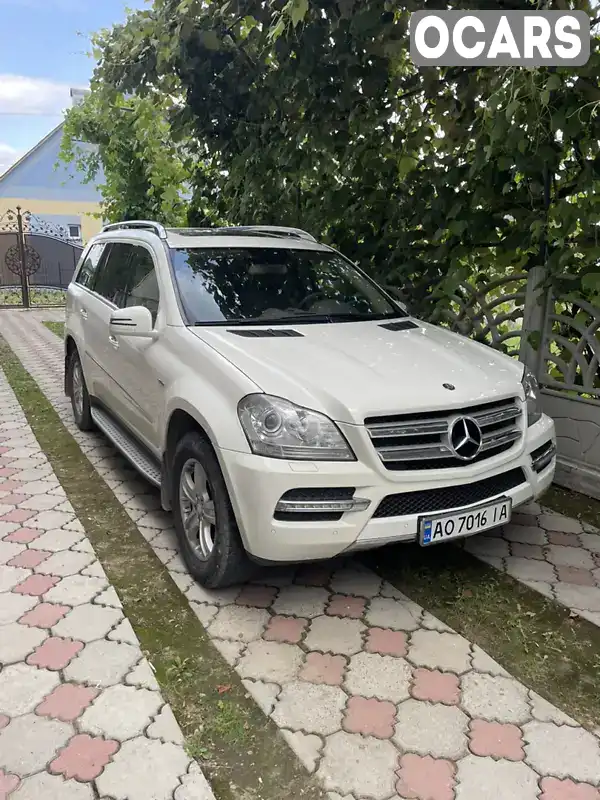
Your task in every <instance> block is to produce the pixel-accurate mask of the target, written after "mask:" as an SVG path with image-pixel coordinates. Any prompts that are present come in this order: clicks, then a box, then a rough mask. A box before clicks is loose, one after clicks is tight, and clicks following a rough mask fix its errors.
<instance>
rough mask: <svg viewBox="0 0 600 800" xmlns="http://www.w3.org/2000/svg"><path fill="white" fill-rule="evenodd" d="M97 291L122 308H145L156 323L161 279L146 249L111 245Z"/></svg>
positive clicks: (95, 286)
mask: <svg viewBox="0 0 600 800" xmlns="http://www.w3.org/2000/svg"><path fill="white" fill-rule="evenodd" d="M94 289H95V291H96V292H98V294H101V295H102V297H105V298H106V299H107V300H110V302H111V303H114V304H115V305H116V306H118V307H119V308H126V307H127V306H145V307H146V308H147V309H148V310H149V311H150V313H151V314H152V321H153V322H155V321H156V314H157V313H158V300H159V296H158V280H157V277H156V270H155V269H154V262H153V260H152V256H151V255H150V252H149V251H148V250H147V249H146V248H145V247H140V246H138V245H133V244H124V243H123V244H121V243H116V244H112V245H110V252H109V254H108V258H107V259H106V261H105V262H104V264H103V266H102V268H101V270H100V272H99V274H98V277H97V280H96V283H95V285H94Z"/></svg>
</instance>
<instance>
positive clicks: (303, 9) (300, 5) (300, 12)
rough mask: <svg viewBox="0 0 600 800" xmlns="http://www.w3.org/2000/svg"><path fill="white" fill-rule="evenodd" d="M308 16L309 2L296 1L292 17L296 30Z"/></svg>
mask: <svg viewBox="0 0 600 800" xmlns="http://www.w3.org/2000/svg"><path fill="white" fill-rule="evenodd" d="M307 14H308V0H294V2H293V6H292V10H291V12H290V17H291V20H292V25H293V26H294V28H296V27H297V26H298V25H299V24H300V23H301V22H302V21H303V20H304V17H305V16H306V15H307Z"/></svg>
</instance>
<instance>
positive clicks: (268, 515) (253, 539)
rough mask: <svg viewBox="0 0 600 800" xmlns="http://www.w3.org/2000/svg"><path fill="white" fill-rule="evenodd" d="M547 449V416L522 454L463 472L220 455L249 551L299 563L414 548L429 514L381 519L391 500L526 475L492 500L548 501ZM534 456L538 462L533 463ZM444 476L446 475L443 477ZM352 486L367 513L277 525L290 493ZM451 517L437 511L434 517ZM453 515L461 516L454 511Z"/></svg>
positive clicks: (363, 457) (551, 438)
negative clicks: (391, 547)
mask: <svg viewBox="0 0 600 800" xmlns="http://www.w3.org/2000/svg"><path fill="white" fill-rule="evenodd" d="M549 442H551V443H552V444H553V445H554V444H555V433H554V423H553V421H552V420H551V419H550V418H549V417H547V416H543V417H542V418H541V419H540V420H539V421H538V422H537V423H536V424H535V425H532V426H531V427H530V428H528V430H527V431H526V433H525V437H524V442H523V443H522V444H521V445H520V446H519V448H518V453H517V454H512V455H511V453H510V452H509V453H507V454H503V455H502V456H500V457H495V458H490V459H488V460H486V461H482V462H479V463H478V464H476V465H472V466H471V467H463V468H461V469H460V470H456V469H448V470H436V471H435V474H434V473H433V471H432V472H427V473H423V472H421V473H419V474H418V475H415V473H414V472H413V473H410V474H408V473H403V474H399V473H394V472H392V471H388V470H386V469H385V467H383V465H382V464H381V463H380V462H379V458H378V457H377V456H376V455H375V454H374V451H373V455H371V454H370V453H368V452H366V451H365V452H364V453H357V455H358V459H359V460H358V461H354V462H312V461H311V462H303V461H284V460H279V459H272V458H263V457H261V456H255V455H252V454H250V453H240V452H237V451H231V450H220V451H219V458H220V462H221V465H222V467H223V472H224V475H225V480H226V482H227V485H228V488H229V493H230V496H231V500H232V504H233V508H234V511H235V514H236V519H237V522H238V525H239V528H240V532H241V535H242V538H243V541H244V545H245V547H246V549H247V550H248V552H249V553H250V554H251V555H252V556H254V557H255V558H257V559H260V560H262V561H268V562H297V561H310V560H315V559H325V558H331V557H333V556H336V555H339V554H340V553H343V552H347V551H353V550H361V549H365V550H366V549H370V548H374V547H381V546H383V545H385V544H389V543H391V542H411V541H415V540H416V538H417V532H418V520H419V518H420V517H421V516H422V515H423V513H427V511H421V510H420V511H419V513H415V514H403V515H402V516H393V517H384V518H378V517H375V516H374V514H375V511H376V510H377V508H378V507H379V504H380V503H381V501H382V500H383V499H384V498H385V497H388V496H389V495H397V494H401V493H403V492H415V491H416V490H417V491H426V490H429V489H433V490H434V489H442V488H448V487H464V489H465V491H466V496H467V498H468V486H469V484H476V483H477V482H480V481H482V480H484V479H487V478H493V477H494V476H497V475H501V474H502V473H505V472H509V471H511V470H515V469H517V468H520V469H522V471H523V474H524V480H523V482H521V483H519V485H516V486H514V487H513V488H510V489H508V490H505V491H502V492H500V493H499V494H496V495H490V497H489V498H486V502H487V499H489V500H490V501H491V500H493V499H494V497H498V496H509V497H511V498H512V501H513V508H514V507H516V506H519V505H522V504H523V503H526V502H527V501H528V500H531V499H532V498H536V497H538V496H539V495H540V494H542V493H543V492H544V491H545V490H546V489H547V488H548V487H549V486H550V484H551V483H552V479H553V477H554V470H555V466H556V458H555V456H553V457H552V458H551V460H550V462H549V463H547V464H544V462H542V469H541V471H539V472H536V471H535V469H534V468H533V462H532V454H535V453H536V452H539V451H540V450H541V449H543V448H544V447H545V445H547V444H548V443H549ZM534 457H535V456H534ZM441 473H445V474H441ZM344 487H354V488H355V490H356V491H355V493H354V496H355V497H356V498H361V499H363V498H364V499H366V500H369V501H370V503H369V505H368V507H367V508H366V509H365V508H363V509H362V510H353V511H349V512H346V513H344V514H343V515H342V517H341V519H338V520H324V521H323V520H315V521H307V520H306V519H305V518H304V519H302V515H296V516H297V517H300V519H299V521H292V520H290V519H289V518H288V517H289V515H283V516H285V517H286V518H285V519H275V518H274V512H275V507H276V506H277V503H278V502H279V500H280V499H281V498H282V496H283V495H284V494H286V493H287V492H290V491H293V490H301V489H321V488H322V489H325V488H336V489H343V488H344ZM480 503H481V500H480V499H477V500H476V501H475V502H470V501H469V499H467V501H466V503H465V504H464V505H461V508H468V507H469V505H479V504H480ZM445 510H450V508H448V509H444V508H435V509H431V510H430V511H433V512H434V513H439V512H440V511H442V512H443V511H445ZM452 510H453V511H454V510H455V509H454V508H452Z"/></svg>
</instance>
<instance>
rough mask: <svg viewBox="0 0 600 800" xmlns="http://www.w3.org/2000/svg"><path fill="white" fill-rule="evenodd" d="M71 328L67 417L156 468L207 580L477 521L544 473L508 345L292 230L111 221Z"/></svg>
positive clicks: (533, 395) (545, 428)
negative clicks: (500, 346) (410, 299)
mask: <svg viewBox="0 0 600 800" xmlns="http://www.w3.org/2000/svg"><path fill="white" fill-rule="evenodd" d="M65 337H66V338H65V351H66V358H65V367H66V370H65V390H66V392H67V394H68V395H69V396H70V397H71V400H72V406H73V412H74V415H75V420H76V422H77V425H78V426H79V427H80V428H81V429H82V430H89V429H90V428H92V427H94V426H95V427H97V428H99V429H100V430H101V431H103V433H104V434H105V435H106V436H107V437H108V438H109V439H110V440H111V441H112V442H113V443H114V444H115V445H116V447H117V448H118V449H119V450H121V451H122V453H123V454H124V455H125V456H126V457H127V458H128V459H129V460H130V461H131V462H132V463H133V465H134V466H135V467H136V468H137V469H138V470H139V472H141V473H142V474H143V475H144V476H145V477H146V478H147V479H148V480H149V481H151V482H152V483H154V484H155V485H156V486H159V487H160V490H161V499H162V505H163V507H164V508H165V509H167V510H169V509H172V511H173V516H174V521H175V527H176V530H177V534H178V537H179V540H180V543H181V550H182V553H183V556H184V558H185V560H186V562H187V565H188V566H189V569H190V571H191V572H192V573H193V574H194V576H195V577H196V578H197V579H198V580H199V581H200V582H201V583H203V584H205V585H206V586H209V587H218V586H225V585H228V584H231V583H234V582H238V581H240V580H242V579H243V578H245V577H246V576H247V575H248V574H249V566H250V565H251V563H252V562H253V561H254V562H256V561H258V562H260V563H282V562H298V561H304V560H311V559H325V558H329V557H331V556H335V555H336V554H339V553H344V552H349V551H353V550H360V549H365V548H372V547H380V546H381V545H385V544H388V543H390V542H413V541H418V542H420V544H421V545H431V544H435V543H438V542H446V541H449V540H452V539H455V538H459V537H463V536H467V535H472V534H474V533H478V532H479V531H483V530H486V529H489V528H493V527H495V526H498V525H500V524H503V523H505V522H507V521H508V520H509V518H510V515H511V512H512V510H513V509H514V508H515V507H516V506H518V505H520V504H522V503H524V502H526V501H528V500H530V499H531V498H532V497H537V496H538V495H539V494H541V493H542V492H543V491H544V490H545V489H546V488H547V487H548V485H549V484H550V483H551V481H552V478H553V474H554V468H555V435H554V425H553V422H552V420H550V419H549V418H548V417H547V416H545V415H543V414H541V413H540V411H539V409H538V397H537V394H538V390H537V384H536V381H535V379H534V377H533V376H532V375H531V374H530V373H529V371H528V370H524V368H523V365H522V364H520V363H519V362H518V361H515V360H512V359H511V358H508V357H507V356H505V355H502V354H501V353H498V352H496V351H495V350H493V349H491V348H489V347H487V346H485V345H482V344H478V343H476V342H473V341H471V340H469V339H466V338H463V337H461V336H458V335H456V334H453V333H450V332H448V331H447V330H444V329H442V328H438V327H435V326H434V325H429V324H427V323H424V322H421V321H419V320H416V319H414V318H413V317H411V316H410V315H409V314H408V313H407V312H406V310H405V308H404V307H403V306H402V305H401V304H399V303H398V302H397V301H396V300H394V299H393V298H392V296H391V295H390V294H389V293H388V292H386V291H384V290H383V289H381V288H380V287H379V286H377V284H375V283H374V282H373V281H372V280H371V279H370V278H369V277H368V276H367V275H366V274H365V273H364V272H362V271H361V270H360V269H358V268H357V267H355V266H354V265H353V264H352V263H351V262H350V261H348V260H347V259H346V258H344V257H343V256H342V255H340V254H339V253H338V252H337V251H335V250H333V249H332V248H331V247H328V246H326V245H323V244H320V243H319V242H317V241H316V240H315V239H314V238H313V237H312V236H311V235H310V234H308V233H305V232H304V231H300V230H297V229H293V228H269V227H258V226H257V227H245V228H239V227H238V228H225V229H213V230H204V229H199V230H198V229H172V230H166V229H165V228H163V227H162V226H161V225H159V224H157V223H154V222H144V221H134V222H123V223H119V224H114V225H108V226H106V227H105V228H104V230H103V232H102V233H101V234H100V235H98V236H96V237H95V238H94V239H93V240H92V241H91V242H90V243H89V244H88V246H87V247H86V249H85V251H84V253H83V256H82V258H81V261H80V264H79V266H78V268H77V270H76V273H75V275H74V278H73V281H72V283H71V285H70V287H69V290H68V297H67V315H66V333H65Z"/></svg>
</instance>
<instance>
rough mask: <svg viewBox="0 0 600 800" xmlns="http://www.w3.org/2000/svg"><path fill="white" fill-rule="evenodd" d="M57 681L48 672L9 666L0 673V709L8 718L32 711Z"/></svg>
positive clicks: (57, 678) (16, 665) (24, 666)
mask: <svg viewBox="0 0 600 800" xmlns="http://www.w3.org/2000/svg"><path fill="white" fill-rule="evenodd" d="M59 680H60V679H59V677H58V675H57V674H56V673H55V672H50V670H46V669H37V668H36V667H30V666H29V665H28V664H23V663H20V664H11V665H10V666H8V667H5V668H4V669H3V670H2V672H0V709H1V710H2V712H3V713H4V714H8V716H9V717H15V716H18V715H19V714H25V713H27V712H28V711H33V709H34V708H35V707H36V706H37V705H38V703H40V702H41V701H42V700H43V699H44V697H45V696H46V695H47V694H49V693H50V692H51V691H52V690H53V689H54V687H55V686H57V685H58V683H59Z"/></svg>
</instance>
